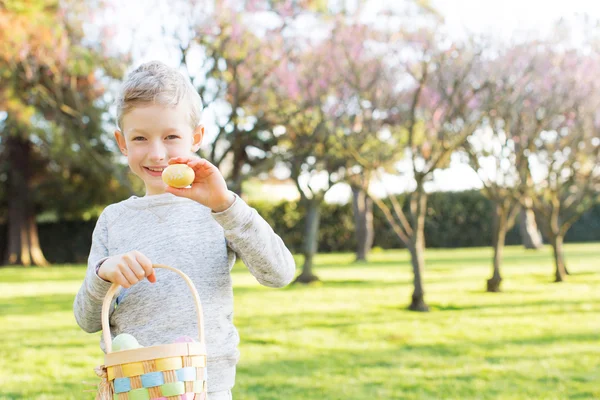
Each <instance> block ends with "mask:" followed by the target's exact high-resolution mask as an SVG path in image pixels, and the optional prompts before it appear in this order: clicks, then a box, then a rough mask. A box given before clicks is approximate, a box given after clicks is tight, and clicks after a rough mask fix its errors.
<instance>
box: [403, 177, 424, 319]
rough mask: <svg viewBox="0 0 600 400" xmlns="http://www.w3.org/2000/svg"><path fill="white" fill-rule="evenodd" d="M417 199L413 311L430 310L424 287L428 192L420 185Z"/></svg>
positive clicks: (413, 204) (412, 247)
mask: <svg viewBox="0 0 600 400" xmlns="http://www.w3.org/2000/svg"><path fill="white" fill-rule="evenodd" d="M413 196H416V198H415V200H414V201H413V200H412V199H411V213H412V216H413V226H414V235H413V238H412V239H413V240H412V243H410V246H409V251H410V258H411V263H412V267H413V275H414V279H413V285H414V291H413V294H412V299H411V303H410V306H408V309H409V310H411V311H421V312H425V311H429V306H428V305H427V304H426V303H425V290H424V289H423V269H424V267H425V213H426V211H427V194H426V193H425V191H424V189H423V188H422V187H421V186H419V187H417V190H416V191H415V192H414V193H413Z"/></svg>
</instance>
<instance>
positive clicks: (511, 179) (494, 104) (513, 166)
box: [464, 43, 541, 292]
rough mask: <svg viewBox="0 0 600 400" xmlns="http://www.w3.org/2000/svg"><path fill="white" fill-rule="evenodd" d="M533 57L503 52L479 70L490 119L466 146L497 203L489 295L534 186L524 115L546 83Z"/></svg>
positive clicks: (513, 49)
mask: <svg viewBox="0 0 600 400" xmlns="http://www.w3.org/2000/svg"><path fill="white" fill-rule="evenodd" d="M530 54H531V48H530V44H527V43H526V44H521V45H515V46H510V47H508V48H506V49H502V50H501V51H500V52H499V54H497V55H496V56H495V57H493V58H489V59H487V60H485V63H484V68H482V69H481V70H480V71H479V74H480V75H481V77H482V79H485V80H486V84H487V86H488V88H489V90H488V92H487V95H486V96H485V98H484V99H485V100H484V101H483V102H482V103H481V104H480V108H481V110H482V111H483V112H484V113H485V118H484V120H483V122H482V125H481V126H480V127H479V128H478V129H477V130H476V131H475V132H474V133H473V134H472V135H471V136H469V137H468V139H467V141H466V142H465V144H464V149H465V151H466V153H467V155H468V160H469V163H470V165H471V167H472V168H473V169H474V170H475V171H476V172H477V174H478V176H479V178H480V179H481V182H482V183H483V189H482V193H483V194H484V195H485V196H486V197H487V198H488V199H490V201H491V202H492V203H493V204H494V218H493V222H494V223H493V235H492V246H493V248H494V257H493V272H492V276H491V278H490V279H488V281H487V291H488V292H499V291H500V284H501V282H502V276H501V273H500V266H501V263H502V254H503V249H504V242H505V238H506V233H507V232H508V230H510V229H511V228H512V226H513V225H514V223H515V219H516V216H517V214H518V212H519V210H520V209H521V207H520V204H521V202H522V201H523V200H524V196H522V191H521V187H522V185H524V184H525V185H526V184H528V183H527V182H528V176H527V174H523V168H522V166H523V165H524V162H523V158H522V152H520V151H519V149H520V145H519V140H518V137H519V135H520V134H521V133H522V126H521V122H522V121H521V119H520V118H519V115H520V114H522V113H525V112H527V111H528V110H529V107H530V105H531V104H532V101H534V98H535V97H536V96H537V94H535V93H532V91H531V87H532V85H534V84H535V83H536V82H537V81H538V80H539V79H541V76H540V71H538V70H537V67H539V66H536V65H535V62H534V61H535V60H534V57H531V56H530ZM522 179H523V180H524V182H523V183H521V180H522Z"/></svg>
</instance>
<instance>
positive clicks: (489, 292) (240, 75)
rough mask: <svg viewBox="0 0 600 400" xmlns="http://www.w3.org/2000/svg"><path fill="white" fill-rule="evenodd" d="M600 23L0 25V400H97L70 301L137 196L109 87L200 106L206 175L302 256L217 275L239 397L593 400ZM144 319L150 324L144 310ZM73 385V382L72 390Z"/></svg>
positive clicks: (492, 6)
mask: <svg viewBox="0 0 600 400" xmlns="http://www.w3.org/2000/svg"><path fill="white" fill-rule="evenodd" d="M598 19H600V5H597V4H595V3H594V2H592V1H583V0H579V1H577V0H573V1H570V2H560V3H557V4H554V3H547V2H543V1H538V0H522V1H513V0H511V1H504V2H497V1H491V0H490V1H487V0H486V1H475V0H452V1H450V0H449V1H441V0H440V1H426V0H414V1H411V0H398V1H391V0H388V1H384V0H379V1H378V0H369V1H362V0H354V1H351V0H329V1H327V0H246V1H241V0H240V1H219V0H195V1H194V0H171V1H168V2H167V1H163V0H150V1H148V2H141V1H131V2H126V3H125V2H123V3H121V2H117V1H111V0H105V1H100V0H93V1H92V0H89V1H81V0H64V1H56V0H20V1H17V0H4V1H0V133H1V136H0V265H2V267H1V268H0V334H1V335H2V341H1V342H0V399H2V400H7V399H46V400H47V399H82V398H84V399H88V398H89V399H92V398H93V397H94V394H93V393H88V392H83V391H84V390H86V389H93V387H94V386H93V385H94V383H95V382H97V380H96V377H95V374H94V372H93V368H94V367H95V366H97V365H99V364H101V363H102V360H103V355H102V353H101V351H100V349H99V347H98V341H99V337H100V335H99V334H92V335H90V334H86V333H84V332H83V331H82V330H81V329H80V328H79V327H78V326H77V325H76V323H75V320H74V317H73V315H72V302H73V298H74V295H75V293H76V292H77V290H78V288H79V285H80V284H81V280H82V279H83V276H84V274H85V268H86V265H85V264H86V259H87V253H88V251H89V246H90V243H91V233H92V230H93V229H94V225H95V221H96V219H97V217H98V215H99V214H100V213H101V211H102V210H103V208H104V207H105V206H106V205H108V204H110V203H113V202H116V201H120V200H123V199H125V198H127V197H129V196H131V195H133V194H135V195H140V194H143V187H142V186H141V182H139V181H138V180H136V178H135V177H133V176H131V174H130V172H129V171H128V169H127V166H126V162H125V160H124V159H123V157H122V156H121V155H120V154H119V153H118V150H117V148H116V145H115V144H114V142H113V138H112V133H113V131H114V129H115V121H114V120H115V110H114V106H113V101H114V98H115V94H116V92H117V90H118V85H119V81H120V80H121V79H122V78H123V77H124V76H126V74H127V72H128V71H131V70H132V69H133V68H135V67H136V66H137V65H139V64H140V63H141V62H143V61H148V60H152V59H159V60H161V61H163V62H165V63H167V64H169V65H171V66H174V67H177V68H179V69H180V70H181V71H182V72H183V73H184V74H186V75H187V76H189V77H190V78H191V79H192V82H193V83H194V85H195V87H196V88H197V89H198V92H199V93H200V95H201V96H202V98H203V100H204V105H205V110H204V115H203V122H204V124H205V126H206V130H207V136H206V139H205V143H204V145H203V147H202V149H201V151H200V155H201V156H202V157H205V158H207V159H208V160H209V161H211V162H213V163H214V164H215V165H217V166H218V167H219V168H220V169H221V171H222V172H223V174H224V176H225V177H226V179H227V181H228V185H229V187H230V188H231V189H232V190H234V191H235V192H237V193H238V194H240V195H241V196H242V197H243V198H244V199H245V200H246V201H247V202H248V203H249V204H250V205H252V206H253V207H255V208H256V209H257V210H258V211H259V213H260V214H261V215H262V216H263V217H264V218H265V219H266V220H267V221H268V222H269V223H270V224H271V225H272V226H273V227H274V229H275V231H276V232H277V233H278V234H280V236H281V237H282V238H283V240H284V241H285V243H286V244H287V245H288V246H289V248H290V249H291V250H292V252H293V253H294V254H295V259H296V263H297V278H296V280H295V282H294V283H293V284H292V285H290V286H289V287H287V288H285V289H282V290H272V289H268V288H264V287H261V286H259V285H258V283H256V282H255V281H254V280H253V278H252V277H251V275H250V274H249V273H248V272H247V270H245V267H244V266H243V264H241V263H238V264H236V267H235V268H234V270H233V272H232V275H233V280H234V296H235V303H236V313H235V317H234V318H235V323H236V325H237V327H238V329H239V331H240V335H241V342H242V343H241V346H240V350H241V352H242V358H241V361H240V364H239V368H238V379H237V383H236V387H235V388H234V397H236V398H241V399H309V398H310V399H312V398H316V397H319V398H325V399H359V398H377V399H594V398H600V389H599V388H598V384H597V382H598V379H599V378H600V347H599V346H598V344H600V343H599V340H598V334H599V333H600V305H599V304H600V303H599V302H598V300H599V299H600V290H599V289H600V271H599V270H598V263H599V260H600V245H598V243H599V242H600V205H599V204H600V107H599V106H600V91H599V90H598V89H599V85H600V83H598V80H597V77H598V76H599V73H600V25H599V23H598ZM155 311H156V312H160V311H159V310H155ZM84 382H86V383H84Z"/></svg>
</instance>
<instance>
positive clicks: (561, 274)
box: [551, 235, 567, 282]
mask: <svg viewBox="0 0 600 400" xmlns="http://www.w3.org/2000/svg"><path fill="white" fill-rule="evenodd" d="M563 239H564V238H563V237H562V236H561V235H556V236H553V237H552V238H551V244H552V250H553V252H554V266H555V272H554V282H564V280H565V278H566V275H567V271H566V266H565V258H564V255H563Z"/></svg>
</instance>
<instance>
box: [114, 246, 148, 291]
mask: <svg viewBox="0 0 600 400" xmlns="http://www.w3.org/2000/svg"><path fill="white" fill-rule="evenodd" d="M146 277H148V280H149V281H150V282H152V283H154V282H156V275H154V268H153V267H152V262H151V261H150V259H149V258H148V257H146V256H145V255H143V254H142V253H140V252H139V251H132V252H129V253H126V254H123V256H121V259H120V260H119V262H118V263H117V268H116V271H115V277H114V282H116V283H118V284H119V285H121V286H123V287H124V288H129V287H131V286H133V285H135V284H136V283H138V282H139V281H141V280H142V279H144V278H146Z"/></svg>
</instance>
